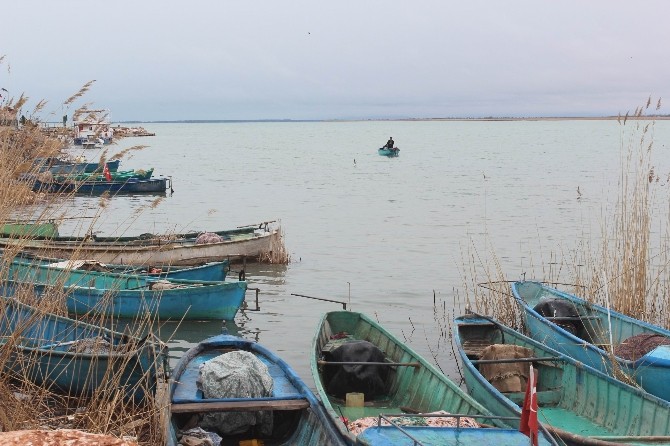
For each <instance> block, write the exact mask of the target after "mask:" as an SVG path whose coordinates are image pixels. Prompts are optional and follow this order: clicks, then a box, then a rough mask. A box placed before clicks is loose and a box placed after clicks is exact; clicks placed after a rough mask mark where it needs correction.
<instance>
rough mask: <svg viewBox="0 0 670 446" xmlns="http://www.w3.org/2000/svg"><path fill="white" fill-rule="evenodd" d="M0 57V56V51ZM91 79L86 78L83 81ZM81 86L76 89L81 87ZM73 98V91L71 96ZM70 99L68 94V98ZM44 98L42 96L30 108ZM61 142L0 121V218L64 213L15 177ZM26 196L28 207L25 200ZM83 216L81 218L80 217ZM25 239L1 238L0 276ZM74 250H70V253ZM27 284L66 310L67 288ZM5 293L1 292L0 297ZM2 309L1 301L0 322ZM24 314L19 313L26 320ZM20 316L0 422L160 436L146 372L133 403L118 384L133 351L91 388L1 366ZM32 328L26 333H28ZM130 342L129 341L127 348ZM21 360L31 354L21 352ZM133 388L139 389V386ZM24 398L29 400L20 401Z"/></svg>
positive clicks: (5, 342) (149, 322)
mask: <svg viewBox="0 0 670 446" xmlns="http://www.w3.org/2000/svg"><path fill="white" fill-rule="evenodd" d="M0 62H1V59H0ZM88 86H90V84H88ZM83 92H84V91H82V92H81V93H82V94H83ZM74 99H76V97H73V98H72V100H74ZM25 100H26V98H24V97H23V96H22V97H21V98H19V100H18V101H16V102H13V106H19V107H20V106H21V105H23V104H24V103H25ZM71 102H72V101H70V103H71ZM43 106H44V103H43V102H41V103H40V104H38V107H37V108H36V112H37V111H39V109H41V108H42V107H43ZM61 148H62V142H61V141H59V140H58V139H55V138H51V137H49V136H45V135H44V134H43V133H42V132H41V131H40V129H39V126H37V125H35V126H31V125H25V126H22V127H21V128H13V127H7V126H0V184H3V186H4V187H2V188H0V220H10V219H13V218H14V217H15V216H16V215H17V211H20V212H19V214H20V215H22V216H25V211H26V210H28V209H32V211H31V214H30V219H31V220H35V221H36V222H45V221H49V220H52V219H53V220H56V221H58V220H60V219H62V218H64V216H65V215H67V198H68V196H64V195H62V194H34V193H33V192H31V191H30V187H29V186H28V185H27V184H25V183H22V182H17V181H16V178H17V177H18V175H19V174H21V173H31V172H32V173H35V171H34V167H33V164H32V162H31V161H32V160H33V159H34V158H35V157H43V156H57V155H58V153H59V150H60V149H61ZM26 204H29V205H30V208H26ZM100 212H102V211H100ZM100 217H101V213H100V214H98V215H96V216H95V217H94V219H92V220H90V221H89V227H88V229H87V232H92V230H93V225H94V223H95V221H97V219H98V218H100ZM82 223H84V222H82ZM29 242H30V240H29V238H28V237H19V238H16V239H15V240H14V241H13V244H12V245H10V246H8V247H7V248H6V249H5V250H4V252H3V256H2V262H1V263H0V282H3V283H5V282H6V281H7V280H8V279H9V277H8V267H9V262H10V261H11V259H12V258H13V257H15V256H16V255H17V254H18V253H19V252H20V251H21V250H22V249H23V248H25V247H26V245H27V244H28V243H29ZM73 258H76V253H75V257H73ZM67 275H68V272H67V271H64V272H63V277H62V279H61V280H60V283H64V282H65V280H66V279H67ZM31 288H32V287H31V286H30V285H26V286H20V287H18V288H17V290H16V293H15V297H16V298H17V300H19V301H23V302H25V303H29V304H31V305H33V306H34V307H35V308H37V309H38V310H39V311H40V312H50V313H57V314H61V315H66V314H67V312H66V308H65V299H66V298H67V295H66V293H65V291H64V290H63V288H62V287H58V286H54V287H50V289H49V291H48V292H46V293H45V294H43V295H41V296H37V295H36V294H35V293H34V291H33V290H32V289H31ZM3 302H4V301H2V300H0V304H2V303H3ZM2 314H3V313H2V311H1V309H0V326H1V325H2V324H1V317H2V316H1V315H2ZM28 322H29V321H26V323H28ZM155 322H156V321H155V320H154V318H153V317H152V316H151V315H147V316H146V318H144V319H141V320H140V321H137V322H136V324H134V325H132V326H129V328H128V330H127V334H129V335H130V336H134V335H135V334H138V335H139V334H143V333H146V332H147V331H151V330H152V329H153V326H154V324H155ZM26 323H24V324H22V326H19V327H17V329H16V330H15V331H14V332H13V333H9V336H5V337H3V338H1V339H0V401H3V404H0V429H1V430H14V429H31V428H38V427H43V426H50V427H52V428H62V427H77V428H79V429H84V430H87V431H91V432H94V433H102V434H107V433H110V434H114V435H119V436H120V435H131V436H133V437H136V438H138V439H139V442H140V444H142V445H155V444H162V443H163V437H164V433H165V432H164V430H163V429H161V428H160V424H159V423H160V417H161V413H162V410H163V406H160V405H159V404H163V405H164V403H157V402H156V401H155V399H154V395H153V389H149V386H148V384H146V383H148V382H149V378H151V379H153V377H149V376H145V378H147V379H145V380H143V381H141V382H140V384H138V386H143V387H144V388H143V389H141V390H142V391H144V392H145V394H146V395H147V397H146V398H145V399H144V400H143V401H141V402H140V403H139V404H129V403H128V402H127V401H124V398H123V396H124V394H125V390H124V389H120V387H121V383H122V382H124V381H123V379H124V378H123V376H122V375H121V373H122V372H121V371H122V370H123V368H124V367H125V366H126V365H128V364H129V363H130V361H131V360H132V359H133V358H132V356H131V355H119V357H118V358H117V359H115V361H116V362H115V363H114V367H112V368H110V369H108V373H107V374H106V375H105V377H104V379H103V382H102V383H101V384H100V386H99V388H98V389H97V391H96V392H95V393H94V394H93V395H91V396H85V395H62V394H60V393H56V392H54V391H52V389H50V388H49V385H48V384H44V385H39V386H38V385H35V384H34V383H33V381H32V378H31V377H30V376H28V375H27V374H21V373H18V374H17V373H12V374H10V373H7V372H6V371H4V370H5V366H6V365H8V361H10V360H13V359H12V358H13V356H12V355H13V351H14V350H13V348H14V347H16V346H17V345H18V344H20V343H22V342H26V340H27V339H28V337H27V336H26V333H24V331H25V330H26V328H27V326H28V325H29V324H28V325H26ZM94 323H95V324H96V325H101V326H106V325H107V324H110V323H111V322H110V321H109V320H105V319H104V318H98V320H97V321H94ZM35 335H37V336H39V333H35V332H33V333H31V334H30V336H35ZM134 347H136V346H133V345H130V346H128V347H127V348H129V349H130V350H129V351H132V349H133V348H134ZM24 360H25V361H28V363H26V364H25V365H26V367H23V369H24V370H28V369H30V367H29V365H30V364H29V362H31V361H35V360H36V359H35V358H31V357H29V356H28V357H26V358H24ZM138 390H140V389H139V388H138ZM26 401H29V403H28V404H26Z"/></svg>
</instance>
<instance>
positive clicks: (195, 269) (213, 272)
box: [0, 249, 230, 282]
mask: <svg viewBox="0 0 670 446" xmlns="http://www.w3.org/2000/svg"><path fill="white" fill-rule="evenodd" d="M0 253H2V255H6V254H5V251H4V250H3V249H0ZM16 257H17V258H19V259H21V260H25V261H28V262H32V263H36V264H39V265H47V266H50V267H54V268H61V269H64V270H73V269H74V270H84V271H97V272H103V273H118V274H136V275H142V276H148V277H153V278H166V279H167V278H170V279H186V280H201V281H210V282H215V281H224V280H226V276H227V274H228V271H229V270H230V262H229V261H228V260H222V261H220V262H208V263H204V264H202V265H195V266H174V265H150V266H133V265H121V264H106V263H100V262H98V261H97V260H67V259H54V258H50V257H43V256H39V255H36V254H33V253H30V252H19V253H17V254H16ZM5 260H6V259H5Z"/></svg>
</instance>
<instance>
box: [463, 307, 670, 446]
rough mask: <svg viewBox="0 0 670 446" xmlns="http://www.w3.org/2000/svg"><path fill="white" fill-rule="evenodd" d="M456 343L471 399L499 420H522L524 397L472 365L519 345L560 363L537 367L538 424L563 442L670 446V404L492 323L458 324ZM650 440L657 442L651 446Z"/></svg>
mask: <svg viewBox="0 0 670 446" xmlns="http://www.w3.org/2000/svg"><path fill="white" fill-rule="evenodd" d="M535 339H537V338H535ZM454 343H455V345H456V347H457V350H458V354H459V356H460V359H461V363H462V364H463V376H464V378H465V383H466V386H467V388H468V391H469V393H470V394H471V395H472V396H473V397H474V398H476V399H477V400H478V401H485V402H486V407H487V408H489V409H490V410H491V411H492V412H493V413H495V414H496V415H500V416H518V415H520V413H521V409H520V407H519V405H520V404H521V403H522V402H523V398H524V392H523V391H521V392H517V393H502V392H499V391H498V390H497V389H496V388H495V387H493V385H491V384H490V383H489V382H488V381H487V380H486V378H484V377H483V376H482V375H481V373H480V372H479V370H478V369H477V367H476V366H475V364H473V363H472V362H471V360H472V359H478V356H477V355H478V354H479V353H480V352H481V350H482V349H483V348H484V347H485V346H487V345H490V344H512V345H519V346H522V347H527V348H530V349H531V350H533V357H536V358H548V357H552V358H556V360H555V361H551V360H545V361H541V362H539V361H538V362H535V363H534V366H535V367H536V370H538V372H539V377H538V389H537V398H538V403H539V408H538V419H539V420H540V422H541V423H543V424H544V425H545V426H546V427H547V429H549V430H550V431H551V430H554V431H555V432H556V433H557V436H559V437H560V438H562V440H563V441H565V442H567V443H570V444H590V443H591V444H593V443H597V442H598V441H609V442H614V443H617V444H620V443H633V444H665V445H668V444H670V403H668V402H667V401H664V400H662V399H660V398H657V397H655V396H653V395H650V394H648V393H646V392H644V391H642V390H640V389H637V388H635V387H632V386H629V385H626V384H623V383H622V382H620V381H617V380H615V379H613V378H611V377H609V376H607V375H605V374H603V373H601V372H599V371H597V370H595V369H592V368H590V367H585V366H584V365H583V364H581V363H578V362H576V361H574V360H573V359H571V358H569V357H568V356H566V355H563V354H561V353H560V352H558V351H555V350H552V349H551V348H548V347H546V346H544V345H543V344H542V343H540V342H537V341H536V340H534V339H531V338H528V337H526V336H524V335H522V334H521V333H518V332H516V331H514V330H512V329H510V328H508V327H505V326H503V325H501V324H498V323H497V322H493V321H491V320H489V319H483V318H478V317H474V316H471V317H469V316H467V317H460V318H457V319H456V321H455V324H454ZM476 352H478V353H476ZM515 426H518V424H517V425H515ZM651 437H655V439H654V440H653V441H652V439H651ZM614 443H611V444H614ZM605 444H606V443H605Z"/></svg>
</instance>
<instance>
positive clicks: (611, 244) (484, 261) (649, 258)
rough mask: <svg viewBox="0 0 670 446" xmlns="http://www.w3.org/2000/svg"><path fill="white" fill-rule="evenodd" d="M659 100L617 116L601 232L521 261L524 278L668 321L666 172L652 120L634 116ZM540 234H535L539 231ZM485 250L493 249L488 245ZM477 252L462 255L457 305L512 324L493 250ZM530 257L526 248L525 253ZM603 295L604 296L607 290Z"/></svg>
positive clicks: (515, 314) (512, 308)
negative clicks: (615, 152)
mask: <svg viewBox="0 0 670 446" xmlns="http://www.w3.org/2000/svg"><path fill="white" fill-rule="evenodd" d="M650 108H652V109H653V111H654V112H658V111H659V110H660V108H661V101H660V100H659V101H657V102H656V103H653V101H652V100H651V98H650V99H648V100H647V101H646V104H645V105H644V106H641V107H638V108H637V109H636V110H635V112H633V113H627V114H626V115H624V116H623V117H621V116H620V117H619V120H618V122H619V125H620V126H621V143H620V144H621V146H620V154H621V156H620V158H621V162H620V164H621V172H620V176H619V180H618V194H617V198H616V202H615V203H614V204H613V206H612V209H611V212H610V213H609V214H610V215H607V216H606V217H604V218H603V221H602V222H601V236H600V239H599V240H595V241H593V242H579V244H578V245H577V246H575V247H571V248H570V249H568V250H566V251H562V252H558V253H553V252H552V253H551V254H550V255H549V258H548V259H547V258H542V260H541V261H540V262H539V264H534V263H533V261H532V260H531V264H530V265H527V267H526V269H527V270H528V271H532V273H530V272H529V274H533V275H532V276H529V277H528V279H533V280H541V281H543V282H546V283H548V284H553V285H560V287H561V288H562V289H563V290H565V291H568V292H571V293H574V294H576V295H579V296H580V297H583V298H584V299H586V300H588V301H591V302H595V303H598V304H601V305H603V306H606V307H610V308H612V309H614V310H616V311H620V312H622V313H624V314H628V315H631V316H633V317H635V318H638V319H642V320H645V321H648V322H651V323H654V324H657V325H660V326H663V327H666V328H667V327H668V326H669V323H670V307H669V305H670V268H669V267H668V266H669V265H670V245H669V241H670V224H669V223H670V213H669V212H668V211H667V210H668V209H670V201H668V197H669V196H670V195H669V194H668V190H667V188H668V185H669V184H670V174H667V173H666V174H661V173H660V172H659V171H658V168H657V167H655V165H654V162H653V160H654V140H653V135H654V132H653V130H654V125H655V122H654V121H653V120H643V119H640V118H642V117H644V116H645V114H646V113H647V112H648V111H649V109H650ZM541 236H542V235H541V234H539V235H538V237H541ZM490 252H491V253H493V252H494V249H493V248H491V250H490ZM491 253H487V254H488V257H487V258H482V257H481V256H480V254H479V253H478V252H476V250H475V249H474V248H472V247H471V248H470V249H469V251H468V252H467V253H466V254H465V255H464V256H463V257H464V258H465V261H464V265H465V267H464V271H463V274H462V275H463V281H464V294H465V297H464V303H465V305H466V306H468V305H469V306H470V307H472V308H475V309H476V310H477V311H478V312H481V313H485V314H489V315H492V316H495V317H496V318H498V319H500V320H501V321H502V322H504V323H506V324H508V325H511V326H515V327H519V326H520V318H519V311H518V309H517V308H516V304H515V303H514V300H513V298H512V296H511V292H510V288H509V281H513V280H522V279H524V278H523V277H514V278H510V277H508V276H507V275H506V274H505V271H503V270H502V268H501V266H500V263H499V262H498V260H497V258H496V256H495V254H494V253H493V254H491ZM531 258H532V254H531ZM606 294H607V295H606Z"/></svg>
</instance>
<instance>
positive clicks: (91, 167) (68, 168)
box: [33, 157, 121, 175]
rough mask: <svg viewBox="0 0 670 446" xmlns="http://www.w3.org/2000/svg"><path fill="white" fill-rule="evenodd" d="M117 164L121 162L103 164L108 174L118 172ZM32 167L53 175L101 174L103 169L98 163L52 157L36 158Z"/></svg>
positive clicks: (113, 161)
mask: <svg viewBox="0 0 670 446" xmlns="http://www.w3.org/2000/svg"><path fill="white" fill-rule="evenodd" d="M119 164H121V160H112V161H107V162H105V165H106V166H107V169H108V170H109V171H110V172H116V171H117V170H119ZM33 166H34V168H36V169H37V170H38V171H39V172H46V171H49V172H51V173H52V174H53V175H67V174H76V173H93V172H96V171H97V172H102V170H103V168H104V167H103V166H101V165H100V163H88V162H70V161H66V160H61V159H59V158H54V157H48V158H38V159H36V160H35V161H34V162H33Z"/></svg>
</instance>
